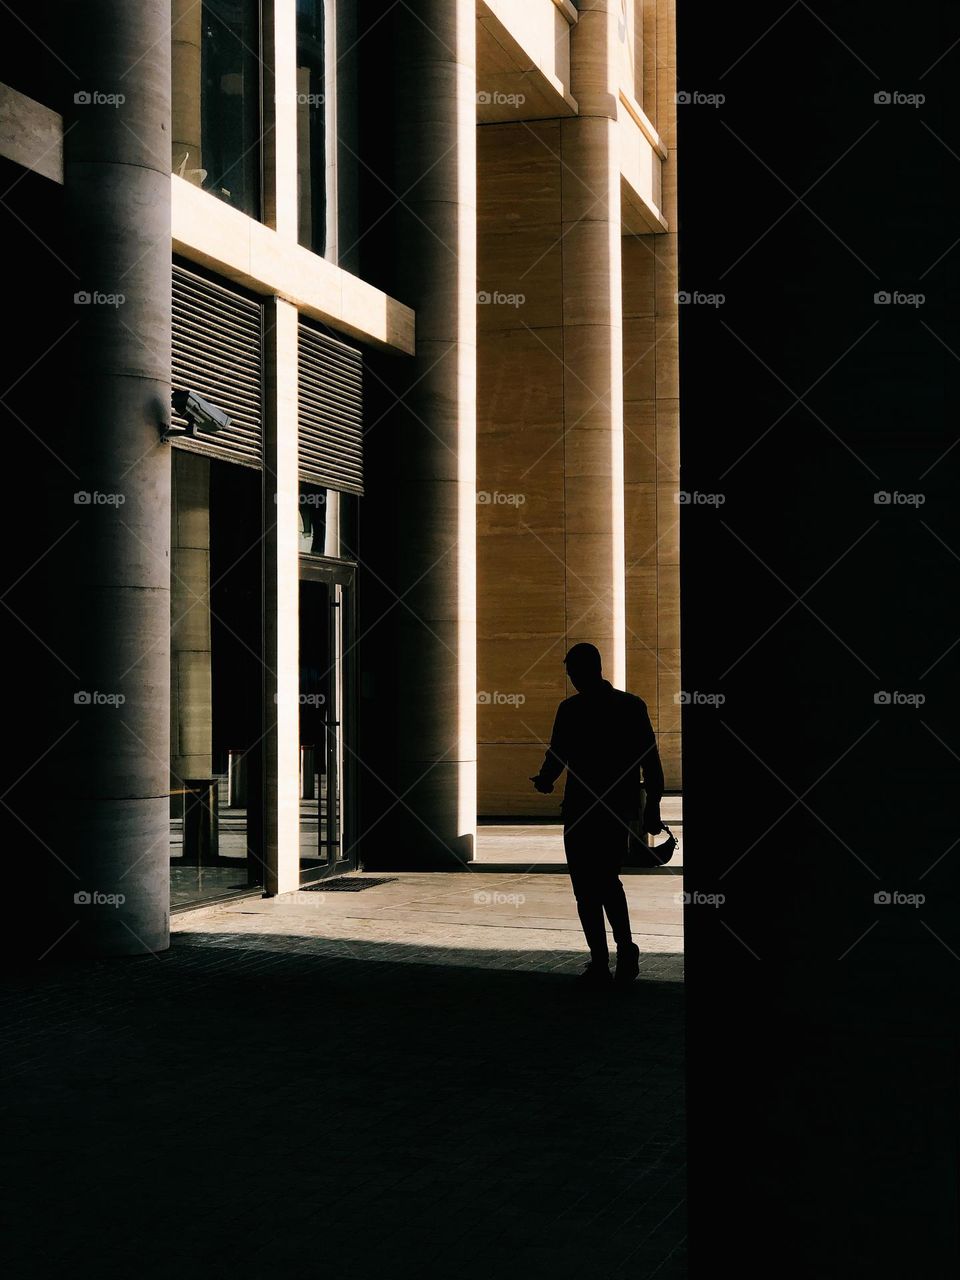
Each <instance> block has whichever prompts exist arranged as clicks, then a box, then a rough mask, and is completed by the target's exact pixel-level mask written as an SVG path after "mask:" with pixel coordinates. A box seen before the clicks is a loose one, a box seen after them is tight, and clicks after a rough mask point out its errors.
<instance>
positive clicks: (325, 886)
mask: <svg viewBox="0 0 960 1280" xmlns="http://www.w3.org/2000/svg"><path fill="white" fill-rule="evenodd" d="M398 878H399V877H397V876H363V877H361V876H337V877H336V878H335V879H332V880H315V881H314V882H313V884H302V885H301V886H300V890H301V892H302V893H359V892H360V891H361V890H362V889H374V888H376V886H377V885H378V884H393V882H394V880H397V879H398Z"/></svg>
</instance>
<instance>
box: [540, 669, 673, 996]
mask: <svg viewBox="0 0 960 1280" xmlns="http://www.w3.org/2000/svg"><path fill="white" fill-rule="evenodd" d="M564 662H565V663H566V667H567V675H568V676H569V678H570V683H571V684H572V685H573V687H574V688H575V689H576V690H577V692H576V693H575V694H574V696H573V697H572V698H566V699H565V700H564V701H563V702H561V703H560V706H559V707H558V708H557V717H556V720H555V721H554V725H553V734H552V736H551V739H550V746H549V748H548V750H547V754H546V755H545V756H544V760H543V764H542V765H541V766H540V772H539V773H538V774H537V775H536V777H534V778H532V779H531V781H532V782H533V785H534V786H535V787H536V789H537V790H538V791H541V792H543V793H544V794H547V793H549V792H551V791H552V790H553V784H554V783H555V782H556V780H557V778H559V777H560V774H561V773H562V772H563V770H564V769H566V771H567V781H566V786H565V787H564V793H563V803H562V805H561V806H560V811H561V813H562V815H563V847H564V850H565V852H566V855H567V866H568V867H569V870H570V880H571V883H572V885H573V892H574V896H575V897H576V900H577V913H578V915H579V916H580V923H581V925H582V926H583V932H584V936H585V937H586V939H587V946H588V947H589V948H590V963H589V964H588V965H587V967H586V969H585V970H584V971H583V975H582V977H583V978H584V979H585V980H586V981H588V982H599V983H607V982H609V981H610V967H609V966H610V955H609V951H608V949H607V929H606V925H605V923H604V919H603V913H604V911H606V913H607V919H608V920H609V921H610V928H611V929H612V931H613V937H614V941H615V942H616V944H617V971H616V980H617V981H618V982H632V981H633V980H634V978H636V976H637V974H638V973H639V972H640V949H639V947H637V945H636V944H635V943H634V941H633V938H632V936H631V933H630V916H629V913H628V912H627V899H626V896H625V895H624V892H623V885H622V884H621V883H620V879H619V876H620V867H621V865H622V863H623V859H624V855H625V854H626V851H627V843H628V840H629V836H630V823H631V822H636V821H637V819H638V818H639V816H640V809H641V799H642V795H641V787H643V788H644V789H645V790H646V806H645V808H644V812H643V829H644V830H645V831H646V832H648V833H649V834H650V835H656V834H657V832H658V831H661V830H662V826H661V822H660V798H661V796H662V795H663V769H662V767H661V764H660V755H659V752H658V751H657V740H656V737H655V736H654V732H653V726H652V725H651V723H650V717H649V715H648V714H647V706H646V703H645V702H644V701H643V699H642V698H637V697H635V696H634V695H633V694H632V693H624V692H623V691H622V690H620V689H614V687H613V685H612V684H611V683H610V682H609V680H604V678H603V673H602V669H601V663H600V652H599V650H598V649H596V648H595V647H594V646H593V645H592V644H575V645H574V646H573V648H572V649H571V650H570V652H569V653H568V654H567V656H566V658H564Z"/></svg>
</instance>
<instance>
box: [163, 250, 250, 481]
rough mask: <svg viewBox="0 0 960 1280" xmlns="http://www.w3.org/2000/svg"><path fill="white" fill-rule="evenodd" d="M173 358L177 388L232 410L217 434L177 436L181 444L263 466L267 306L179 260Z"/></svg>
mask: <svg viewBox="0 0 960 1280" xmlns="http://www.w3.org/2000/svg"><path fill="white" fill-rule="evenodd" d="M172 364H173V385H174V388H175V389H176V388H189V389H190V390H192V391H198V392H199V393H200V395H202V396H204V397H206V398H207V399H209V400H212V401H213V403H214V404H216V405H219V406H220V408H221V409H224V410H225V411H226V412H227V413H228V414H229V415H230V426H229V427H227V428H225V429H224V430H223V431H218V432H217V433H216V435H203V436H201V437H198V438H196V439H188V438H186V437H174V438H173V443H174V444H175V445H176V446H177V448H180V449H190V450H192V451H193V452H194V453H204V454H207V455H209V456H211V457H214V458H225V459H227V461H230V462H241V463H244V464H245V465H246V466H248V467H260V466H262V465H263V307H262V306H260V305H259V304H258V303H256V302H251V301H250V300H249V299H248V298H245V297H244V296H243V295H242V294H239V293H235V292H234V291H233V290H232V289H228V288H226V287H224V286H223V285H217V284H212V283H211V282H210V281H209V280H206V279H204V277H203V276H199V275H196V274H195V273H194V272H192V271H188V270H186V268H184V267H180V266H174V268H173V360H172ZM172 420H173V422H174V423H176V425H177V426H185V425H186V423H185V422H184V420H183V419H182V418H180V417H179V416H178V415H177V414H175V413H174V414H173V415H172Z"/></svg>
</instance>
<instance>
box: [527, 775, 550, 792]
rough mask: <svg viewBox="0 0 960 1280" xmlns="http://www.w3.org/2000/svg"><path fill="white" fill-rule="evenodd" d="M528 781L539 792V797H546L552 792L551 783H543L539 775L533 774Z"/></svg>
mask: <svg viewBox="0 0 960 1280" xmlns="http://www.w3.org/2000/svg"><path fill="white" fill-rule="evenodd" d="M530 781H531V782H532V783H533V785H534V786H535V787H536V789H537V790H538V791H539V792H540V794H541V795H544V796H548V795H549V794H550V792H551V791H552V790H553V783H552V782H545V781H544V779H543V778H541V777H540V775H539V773H537V774H534V776H533V777H532V778H531V779H530Z"/></svg>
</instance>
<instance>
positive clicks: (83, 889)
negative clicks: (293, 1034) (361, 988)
mask: <svg viewBox="0 0 960 1280" xmlns="http://www.w3.org/2000/svg"><path fill="white" fill-rule="evenodd" d="M61 9H62V12H59V11H58V13H57V15H56V19H55V20H54V19H52V18H50V17H45V16H41V17H30V16H29V15H28V14H27V11H26V9H24V14H23V15H22V16H23V19H24V20H23V21H20V20H18V22H16V23H13V24H12V26H11V39H10V41H8V43H7V46H6V47H7V50H8V54H7V57H6V59H5V60H4V61H5V66H4V70H3V75H2V76H0V80H2V81H3V83H2V84H0V107H2V110H0V161H2V173H3V177H4V179H5V182H4V186H5V187H6V189H7V192H6V195H5V197H4V202H3V209H4V236H5V241H6V243H7V245H8V247H9V249H10V252H11V254H12V255H14V256H19V257H21V258H22V259H23V260H24V262H25V263H26V264H27V265H28V267H29V269H30V270H31V271H32V272H33V274H34V278H35V279H38V280H39V279H43V281H44V285H43V290H42V291H41V292H42V297H43V298H44V299H45V304H44V305H41V304H40V302H39V301H31V302H30V303H29V304H27V307H28V311H27V314H28V318H29V321H30V322H29V323H25V324H24V325H23V326H22V332H21V333H20V334H19V335H18V336H17V339H16V340H15V341H13V342H12V343H11V346H10V348H9V352H8V358H9V361H10V369H9V374H10V376H9V377H8V378H7V379H6V382H7V383H10V384H12V385H11V395H10V396H9V397H6V398H5V400H4V405H5V408H7V409H9V412H10V414H11V415H12V417H11V424H10V426H11V432H12V434H13V436H14V437H17V438H18V439H20V438H21V437H22V443H21V444H19V445H18V444H16V443H15V444H14V446H13V447H14V451H15V456H16V449H17V448H21V449H22V450H24V451H26V452H25V454H24V459H23V462H22V465H23V466H29V467H32V468H34V470H36V471H38V472H39V473H40V474H42V475H43V477H44V491H45V494H46V506H45V510H46V511H47V513H48V518H47V524H46V529H45V533H46V535H48V536H47V538H46V541H47V542H48V543H49V546H42V545H41V546H35V547H33V548H32V551H33V552H34V553H35V554H34V555H33V556H30V555H28V554H26V553H25V555H26V559H25V562H24V565H23V566H22V568H23V573H22V574H21V576H20V577H18V578H17V582H18V583H19V582H20V581H21V579H22V580H23V581H25V582H27V583H28V584H29V583H32V584H34V585H35V588H36V589H35V590H34V592H33V594H32V595H31V596H30V597H29V599H27V598H26V597H24V599H23V601H21V603H20V604H19V605H18V607H17V621H18V623H19V624H22V627H23V628H25V629H26V630H27V631H28V632H29V636H28V637H27V641H24V643H25V644H27V643H28V642H29V643H28V648H27V651H26V654H25V657H24V662H25V663H26V666H27V669H28V670H29V671H30V672H32V673H34V674H35V676H36V678H37V679H38V680H41V681H42V684H43V687H44V689H45V691H46V693H45V700H44V714H43V716H42V717H39V718H34V721H32V722H31V724H32V725H33V728H32V729H31V730H30V731H29V732H25V734H24V738H23V742H24V749H25V751H26V752H27V756H26V758H25V759H24V762H23V764H24V769H26V770H27V772H28V773H29V774H30V778H29V780H28V781H27V782H26V783H25V784H24V788H22V789H21V792H20V794H19V797H18V794H16V793H14V794H12V796H11V797H10V800H9V806H8V812H9V813H10V814H12V817H10V819H9V821H10V830H11V832H12V833H14V834H15V837H16V838H17V839H18V840H19V841H22V842H26V845H27V846H28V848H27V851H25V855H24V856H25V858H27V860H28V861H29V865H30V868H31V875H32V876H33V878H34V879H35V880H36V883H37V885H38V902H40V903H41V904H42V908H41V911H40V915H41V916H42V917H43V919H42V921H41V922H39V923H38V924H37V936H38V937H40V936H43V937H49V941H50V944H51V945H63V946H78V947H81V948H84V949H87V950H94V951H97V952H100V953H130V952H134V953H135V952H138V951H143V950H157V949H160V948H162V947H163V946H165V945H166V944H167V940H168V928H169V911H170V907H171V902H172V904H173V906H174V907H177V906H178V905H182V904H186V903H191V902H195V901H198V900H204V899H207V898H209V897H211V896H219V895H221V894H227V893H232V892H238V891H247V890H249V889H250V888H251V887H255V886H260V887H261V888H262V890H263V891H264V892H266V893H271V894H273V893H282V892H287V891H290V890H294V889H296V888H297V887H298V886H300V885H301V884H303V883H305V882H307V881H310V880H315V879H317V878H320V877H323V876H326V875H329V874H331V873H335V872H338V871H341V870H344V869H349V868H351V867H355V866H363V867H365V868H370V869H373V868H390V867H392V868H406V869H419V868H445V869H455V868H458V867H462V866H463V865H464V864H466V863H468V862H469V861H470V860H471V859H472V857H473V854H474V842H475V835H476V825H477V821H478V818H481V819H482V818H484V817H508V818H553V817H556V814H557V803H556V798H555V797H544V796H540V795H538V794H536V793H535V792H534V791H533V789H532V787H531V786H530V783H529V777H530V775H531V774H532V773H534V772H535V771H536V769H537V766H538V764H539V760H540V758H541V755H542V751H543V742H544V739H545V737H547V736H548V734H549V730H550V726H551V724H552V717H553V713H554V710H555V706H556V703H557V702H558V701H559V700H560V699H561V698H563V697H564V696H566V694H567V693H568V692H569V690H568V689H567V688H566V685H565V675H564V670H563V665H562V659H563V655H564V653H565V652H566V649H567V648H568V647H569V646H570V644H572V643H575V642H577V641H580V640H589V641H591V642H593V643H595V644H597V645H598V646H599V648H600V649H601V652H602V654H603V657H604V662H605V668H606V673H607V675H608V676H609V677H610V678H611V679H612V680H613V682H614V683H615V684H618V685H621V686H625V687H627V688H629V689H631V690H632V691H634V692H636V693H638V694H640V695H641V696H642V697H643V698H644V699H645V700H646V702H647V704H648V706H649V708H650V712H651V716H652V719H653V723H654V726H655V728H656V729H657V731H658V735H659V739H660V745H661V753H662V756H663V758H664V765H665V771H666V775H667V782H668V787H670V788H672V789H679V787H680V782H681V777H680V734H679V705H678V703H679V690H680V676H679V649H680V645H679V607H678V606H679V539H678V532H677V530H678V515H679V507H678V500H679V496H680V495H679V448H678V444H679V437H678V432H679V404H678V370H677V307H678V294H677V276H676V261H677V226H676V194H675V191H676V167H677V166H676V143H675V79H676V76H675V57H674V14H673V3H672V0H581V2H580V3H579V5H574V4H573V3H571V2H570V0H522V2H521V0H418V2H417V3H410V4H404V5H399V6H392V7H391V6H384V5H383V4H375V3H368V2H367V0H263V3H261V2H260V0H201V2H200V3H196V2H195V0H172V4H171V3H170V0H166V2H165V3H159V2H157V3H153V2H151V3H144V4H138V5H136V6H129V5H124V4H122V3H120V2H119V0H98V3H94V4H85V5H80V4H78V3H71V2H67V3H65V4H64V5H63V6H61ZM51 385H56V386H57V387H58V388H60V394H61V395H62V397H63V400H64V404H65V408H66V411H65V412H52V411H50V409H49V408H46V409H44V408H43V407H42V406H43V405H44V403H45V401H44V393H45V391H46V389H48V388H49V387H50V386H51ZM14 387H16V388H19V394H22V397H23V399H22V402H18V400H17V395H16V394H14V392H13V388H14ZM18 433H19V435H18ZM31 450H32V451H33V452H30V451H31ZM27 453H29V458H28V457H27V456H26V454H27ZM38 555H39V557H40V559H39V561H37V560H36V556H38ZM14 567H15V568H16V567H17V566H14ZM64 618H69V619H70V625H69V626H66V627H65V626H63V625H62V620H63V619H64ZM30 637H32V640H31V639H30ZM34 765H36V767H34ZM51 794H55V795H56V796H57V801H58V802H57V803H56V804H50V803H49V797H50V796H51ZM31 815H32V816H31Z"/></svg>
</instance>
